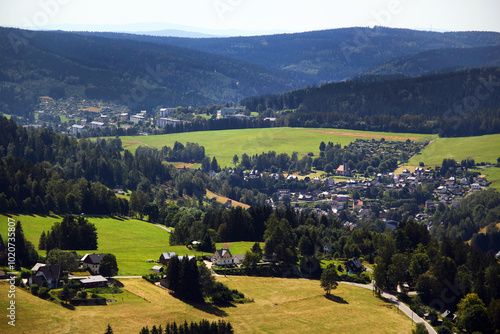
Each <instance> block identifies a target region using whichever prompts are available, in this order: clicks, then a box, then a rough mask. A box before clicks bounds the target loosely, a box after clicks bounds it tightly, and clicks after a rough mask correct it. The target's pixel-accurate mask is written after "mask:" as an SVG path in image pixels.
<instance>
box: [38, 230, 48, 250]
mask: <svg viewBox="0 0 500 334" xmlns="http://www.w3.org/2000/svg"><path fill="white" fill-rule="evenodd" d="M46 246H47V236H46V235H45V231H43V232H42V235H41V236H40V241H39V242H38V249H39V250H44V249H46Z"/></svg>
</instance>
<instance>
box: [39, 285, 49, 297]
mask: <svg viewBox="0 0 500 334" xmlns="http://www.w3.org/2000/svg"><path fill="white" fill-rule="evenodd" d="M49 292H50V289H49V288H46V287H41V288H40V289H39V290H38V297H40V298H42V299H48V298H49V297H50V295H49Z"/></svg>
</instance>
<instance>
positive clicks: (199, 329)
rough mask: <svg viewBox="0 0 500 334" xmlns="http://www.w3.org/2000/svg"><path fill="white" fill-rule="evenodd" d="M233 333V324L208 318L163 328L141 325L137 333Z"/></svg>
mask: <svg viewBox="0 0 500 334" xmlns="http://www.w3.org/2000/svg"><path fill="white" fill-rule="evenodd" d="M109 330H110V327H109V325H108V332H106V333H107V334H108V333H110V334H112V333H113V332H112V330H111V332H109ZM232 333H234V330H233V326H232V325H231V322H229V321H227V322H226V321H225V320H219V321H212V322H210V321H208V320H201V321H200V322H198V323H196V322H191V323H189V324H188V323H187V321H185V322H184V324H177V323H176V322H175V321H173V322H169V323H167V325H166V326H165V329H163V328H162V326H161V325H160V326H158V327H156V325H153V327H152V328H151V329H149V328H148V327H147V326H146V327H143V328H142V330H141V331H140V332H139V334H232Z"/></svg>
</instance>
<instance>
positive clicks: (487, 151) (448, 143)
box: [408, 134, 500, 166]
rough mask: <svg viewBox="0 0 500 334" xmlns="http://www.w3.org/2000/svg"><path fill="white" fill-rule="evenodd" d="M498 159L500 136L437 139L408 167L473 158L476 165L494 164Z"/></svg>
mask: <svg viewBox="0 0 500 334" xmlns="http://www.w3.org/2000/svg"><path fill="white" fill-rule="evenodd" d="M498 157H500V134H496V135H486V136H478V137H458V138H437V139H436V140H434V141H433V142H432V143H430V144H429V145H427V147H426V148H425V149H424V150H423V151H422V154H420V155H416V156H414V157H413V158H411V159H410V161H409V162H408V165H414V166H418V164H419V162H424V163H425V164H426V165H430V166H434V165H441V163H442V162H443V159H445V158H447V159H455V160H456V161H457V162H459V163H460V161H462V160H464V159H467V158H473V159H474V160H475V161H476V163H478V162H490V163H492V164H495V163H496V162H497V158H498Z"/></svg>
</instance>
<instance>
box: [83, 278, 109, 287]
mask: <svg viewBox="0 0 500 334" xmlns="http://www.w3.org/2000/svg"><path fill="white" fill-rule="evenodd" d="M80 283H81V284H82V287H83V288H84V289H89V288H100V287H103V286H108V283H109V282H108V280H107V279H106V278H104V277H103V276H101V275H96V276H88V277H85V278H83V279H81V280H80Z"/></svg>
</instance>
